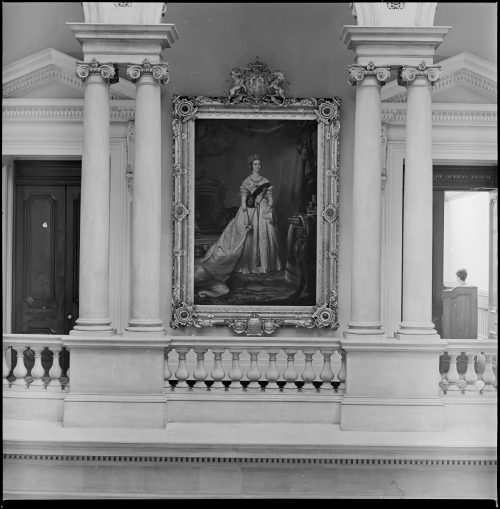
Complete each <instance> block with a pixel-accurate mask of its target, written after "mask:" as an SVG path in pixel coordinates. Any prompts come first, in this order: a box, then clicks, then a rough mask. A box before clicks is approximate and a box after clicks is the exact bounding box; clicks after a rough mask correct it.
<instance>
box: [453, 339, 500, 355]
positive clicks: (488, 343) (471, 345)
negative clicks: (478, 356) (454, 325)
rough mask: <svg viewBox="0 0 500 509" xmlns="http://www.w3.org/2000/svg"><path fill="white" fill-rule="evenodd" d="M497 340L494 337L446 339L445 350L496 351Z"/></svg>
mask: <svg viewBox="0 0 500 509" xmlns="http://www.w3.org/2000/svg"><path fill="white" fill-rule="evenodd" d="M497 350H498V341H496V340H495V339H448V340H447V345H446V346H445V347H444V351H445V352H450V351H453V352H465V351H471V352H474V351H476V352H491V353H493V352H496V351H497Z"/></svg>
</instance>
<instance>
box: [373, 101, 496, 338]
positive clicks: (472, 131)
mask: <svg viewBox="0 0 500 509" xmlns="http://www.w3.org/2000/svg"><path fill="white" fill-rule="evenodd" d="M404 106H406V105H404ZM444 106H450V105H439V104H435V105H433V110H437V111H438V112H439V111H440V112H442V111H443V110H445V108H444ZM478 106H481V105H478ZM483 106H484V105H483ZM391 107H392V106H391ZM478 109H480V108H478ZM405 120H406V119H405V117H402V118H401V119H398V120H397V121H394V124H392V123H391V122H388V127H389V128H388V142H387V150H386V152H385V154H384V161H383V165H382V167H383V168H385V169H386V170H387V176H386V181H385V185H384V190H383V192H382V282H383V283H382V297H381V299H382V322H383V327H384V330H385V332H386V333H387V335H388V336H389V337H392V336H393V335H394V333H395V332H396V331H397V330H398V328H399V324H400V323H401V302H402V300H401V299H402V288H401V286H402V269H403V242H402V234H403V221H402V214H403V167H404V160H405V151H406V149H405V137H406V133H405V126H404V122H405ZM495 120H496V118H495ZM458 126H459V127H460V129H456V127H458ZM458 135H460V136H458ZM496 135H497V134H496V121H495V122H491V123H489V124H481V123H477V124H474V125H470V123H468V122H467V119H466V112H464V119H463V121H462V120H461V119H460V117H459V118H457V119H456V121H454V122H453V123H447V124H445V125H440V124H437V123H436V122H433V143H432V159H433V165H442V166H446V165H457V164H467V165H470V166H483V165H487V166H494V165H495V166H496V165H498V158H497V154H498V153H497V147H498V144H497V139H496ZM461 136H463V137H464V139H459V138H460V137H461ZM475 140H481V141H475Z"/></svg>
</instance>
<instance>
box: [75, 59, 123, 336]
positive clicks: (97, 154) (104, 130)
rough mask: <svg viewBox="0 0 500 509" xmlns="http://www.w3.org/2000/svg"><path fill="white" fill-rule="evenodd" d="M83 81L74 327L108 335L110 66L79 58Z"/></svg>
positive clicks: (113, 70)
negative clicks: (78, 243) (77, 263)
mask: <svg viewBox="0 0 500 509" xmlns="http://www.w3.org/2000/svg"><path fill="white" fill-rule="evenodd" d="M76 72H77V75H78V76H79V77H80V78H81V79H82V80H84V81H85V92H84V108H83V155H82V181H81V219H80V283H79V285H80V289H79V318H78V320H77V321H76V325H75V327H74V331H79V332H83V333H90V332H93V333H98V334H112V333H113V327H112V326H111V319H110V315H109V195H110V159H109V158H110V155H109V121H110V104H109V84H110V83H114V82H116V81H118V69H117V67H116V66H115V65H113V64H100V63H99V62H97V61H96V60H95V59H93V60H92V61H91V62H90V63H85V62H78V63H77V71H76Z"/></svg>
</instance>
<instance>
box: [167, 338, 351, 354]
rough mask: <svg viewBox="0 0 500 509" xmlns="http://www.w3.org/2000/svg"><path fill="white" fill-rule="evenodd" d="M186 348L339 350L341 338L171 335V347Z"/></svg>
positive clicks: (169, 345)
mask: <svg viewBox="0 0 500 509" xmlns="http://www.w3.org/2000/svg"><path fill="white" fill-rule="evenodd" d="M179 347H184V348H188V347H189V348H201V347H205V348H207V349H212V348H227V349H229V348H231V349H238V348H241V349H243V350H247V349H249V348H250V349H252V350H253V349H260V350H262V351H266V350H274V349H280V350H284V349H287V348H291V349H297V350H308V351H309V350H320V349H321V350H325V349H328V350H329V349H331V350H338V349H339V348H341V343H340V340H338V339H334V338H310V337H283V338H281V337H268V336H267V337H266V336H261V337H227V338H215V337H207V336H170V343H169V344H168V347H167V348H169V349H175V348H179Z"/></svg>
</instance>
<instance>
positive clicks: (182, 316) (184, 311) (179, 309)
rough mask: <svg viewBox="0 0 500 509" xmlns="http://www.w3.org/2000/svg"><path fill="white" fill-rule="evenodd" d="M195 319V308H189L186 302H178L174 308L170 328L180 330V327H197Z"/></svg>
mask: <svg viewBox="0 0 500 509" xmlns="http://www.w3.org/2000/svg"><path fill="white" fill-rule="evenodd" d="M195 318H196V307H195V306H188V305H187V304H186V303H185V302H178V303H176V304H174V306H173V309H172V320H171V322H170V326H171V327H172V328H173V329H178V328H179V327H186V326H187V325H196V320H195Z"/></svg>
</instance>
